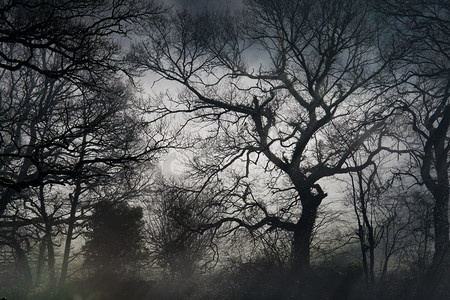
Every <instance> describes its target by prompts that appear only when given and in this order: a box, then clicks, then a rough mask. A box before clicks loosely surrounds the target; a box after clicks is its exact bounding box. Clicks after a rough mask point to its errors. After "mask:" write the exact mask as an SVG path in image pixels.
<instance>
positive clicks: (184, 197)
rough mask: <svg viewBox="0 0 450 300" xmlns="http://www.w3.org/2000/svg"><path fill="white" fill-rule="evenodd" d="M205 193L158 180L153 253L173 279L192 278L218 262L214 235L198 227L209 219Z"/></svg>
mask: <svg viewBox="0 0 450 300" xmlns="http://www.w3.org/2000/svg"><path fill="white" fill-rule="evenodd" d="M204 197H205V196H198V195H196V194H195V193H192V192H188V191H187V190H186V189H184V188H182V187H177V185H176V183H174V184H168V183H162V182H160V183H158V187H157V189H156V191H155V192H153V193H152V194H151V195H150V199H149V200H147V201H148V214H149V215H148V224H147V227H148V228H147V236H148V243H149V248H150V254H151V256H152V258H153V259H154V261H155V262H156V264H157V265H159V266H160V267H162V268H163V269H165V270H167V271H169V273H170V274H171V276H172V278H176V279H181V280H189V279H192V277H193V276H195V275H196V274H198V273H199V271H201V270H202V269H205V268H207V267H208V265H211V264H212V265H214V262H215V259H216V257H215V255H214V254H215V251H216V250H215V243H214V240H213V238H214V236H213V234H200V233H199V232H197V231H196V230H195V229H196V228H197V226H199V224H202V223H203V222H204V220H205V219H206V216H204V215H203V214H204V207H203V203H202V202H204V200H203V199H202V198H204Z"/></svg>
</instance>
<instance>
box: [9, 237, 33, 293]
mask: <svg viewBox="0 0 450 300" xmlns="http://www.w3.org/2000/svg"><path fill="white" fill-rule="evenodd" d="M12 248H13V249H14V251H15V252H16V255H17V257H16V262H17V266H18V268H19V270H20V275H21V286H20V287H21V288H23V289H24V290H28V289H29V288H31V285H32V283H33V278H32V275H31V268H30V264H29V262H28V258H27V256H26V254H25V251H24V250H23V249H22V248H21V247H20V245H19V244H18V243H14V245H12Z"/></svg>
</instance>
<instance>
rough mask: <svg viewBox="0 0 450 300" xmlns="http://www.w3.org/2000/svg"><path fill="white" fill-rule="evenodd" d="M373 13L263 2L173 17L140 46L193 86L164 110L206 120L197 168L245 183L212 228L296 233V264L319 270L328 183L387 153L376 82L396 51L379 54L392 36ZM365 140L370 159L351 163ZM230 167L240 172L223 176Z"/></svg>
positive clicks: (168, 73) (148, 61)
mask: <svg viewBox="0 0 450 300" xmlns="http://www.w3.org/2000/svg"><path fill="white" fill-rule="evenodd" d="M375 19H376V18H375V17H374V15H373V11H372V10H371V9H370V7H368V5H367V3H366V1H343V2H342V1H341V2H334V1H263V0H255V1H248V2H247V5H246V8H245V11H244V12H243V14H242V17H241V19H240V18H238V17H232V16H225V17H220V16H219V15H218V14H215V15H214V16H213V15H211V14H208V13H203V14H199V15H197V16H192V15H189V14H188V13H187V12H176V13H172V14H170V15H168V16H167V17H166V20H165V22H162V23H159V24H157V26H156V27H157V28H156V29H155V30H151V31H149V32H147V33H146V34H147V36H146V40H145V41H143V42H142V43H139V44H137V45H135V46H134V48H133V50H134V51H133V53H132V54H131V55H130V58H131V59H132V60H133V61H134V62H135V65H136V67H137V68H140V69H141V70H151V71H153V72H156V73H158V74H159V75H161V76H162V77H163V78H165V79H168V80H171V81H174V82H177V83H179V84H180V85H181V86H183V87H184V88H185V90H186V92H185V93H182V94H180V95H179V97H178V99H172V100H174V102H172V103H173V105H169V106H166V107H161V108H160V110H159V111H160V112H161V113H165V114H170V113H174V112H185V113H189V114H190V115H189V116H190V118H189V117H188V122H190V123H191V124H195V121H198V122H199V123H200V126H202V127H203V129H201V130H200V131H199V135H200V136H201V139H202V141H205V143H204V145H203V147H208V149H209V150H207V152H208V153H202V154H203V155H204V156H200V155H199V156H198V157H197V158H196V160H195V161H194V163H195V166H196V167H197V170H198V172H199V174H201V175H202V176H207V178H208V180H209V182H212V181H214V180H219V181H218V182H220V183H223V182H225V181H227V180H228V181H229V180H230V179H236V182H235V183H233V184H229V186H231V188H230V189H229V190H228V192H226V191H225V190H224V191H223V193H222V196H224V197H222V198H221V200H217V204H218V205H222V206H225V207H229V208H230V209H229V210H228V211H227V215H228V216H224V217H222V218H218V219H216V221H214V222H212V223H211V224H209V226H205V229H206V228H217V227H220V226H223V225H224V224H225V223H230V222H231V223H233V224H237V226H233V227H234V228H236V227H244V228H247V229H249V230H256V229H258V228H263V227H269V228H279V229H282V230H286V231H289V232H292V233H293V239H292V248H293V252H292V253H293V264H294V265H295V266H296V267H297V269H298V270H300V269H308V268H309V266H310V245H311V238H312V232H313V228H314V223H315V220H316V216H317V209H318V207H319V205H320V204H321V203H322V201H323V200H324V199H325V198H326V196H327V194H326V192H325V191H324V189H323V187H322V184H321V180H322V179H324V178H327V177H330V176H333V175H336V174H343V173H347V172H350V171H358V170H361V169H363V168H364V167H366V166H368V165H369V164H370V163H371V160H372V158H373V157H374V156H375V155H376V154H377V153H378V152H379V151H381V147H379V146H380V145H381V143H380V140H381V138H377V137H381V136H382V133H383V122H380V121H385V118H386V115H388V114H389V112H388V111H381V110H378V109H377V105H376V104H377V98H376V95H377V93H376V92H375V91H376V88H377V86H376V85H375V82H376V80H375V79H379V78H380V76H381V74H382V71H383V69H384V68H385V66H386V64H387V63H388V62H389V58H388V56H386V55H384V54H383V53H381V52H380V50H379V46H380V44H382V43H384V42H385V41H383V40H382V39H380V35H379V33H380V31H381V30H382V29H381V28H380V27H379V26H377V23H376V22H375ZM158 25H159V26H158ZM258 58H259V59H258ZM197 125H198V124H197ZM194 128H196V127H194ZM375 136H376V137H375ZM369 137H373V139H372V140H371V141H370V143H369V142H368V138H369ZM200 143H201V142H200ZM363 144H365V145H366V147H364V148H363V149H365V151H366V154H367V155H366V156H365V160H364V161H362V162H361V164H360V165H357V166H352V167H349V166H348V165H346V162H347V161H348V160H349V159H351V158H352V155H353V153H354V152H355V151H357V150H358V149H359V148H361V146H362V145H363ZM212 149H214V150H216V151H214V152H212ZM208 154H210V155H208ZM227 169H228V170H233V169H234V171H230V172H229V173H228V175H230V174H231V175H230V176H228V179H224V178H223V176H221V175H220V174H222V173H223V172H224V171H225V170H227ZM261 172H262V173H263V174H266V175H268V176H270V178H271V184H270V185H269V189H271V190H272V191H274V192H276V191H278V193H275V194H274V196H273V198H272V197H268V196H266V197H264V196H261V197H259V196H257V195H256V193H255V192H256V189H253V191H252V190H251V189H248V188H247V187H248V182H247V183H245V181H251V177H252V176H254V177H258V176H257V174H261ZM259 177H261V176H259ZM232 187H236V188H235V189H234V191H233V189H232ZM259 191H260V190H258V192H259ZM283 192H284V195H283ZM287 194H290V196H291V198H290V199H288V197H287V196H286V195H287ZM225 195H227V197H228V198H226V197H225ZM233 195H234V197H233ZM250 195H255V197H253V198H252V197H250ZM231 198H233V199H234V200H233V201H235V202H233V203H234V204H227V205H228V206H227V205H226V204H225V203H226V200H225V199H231ZM271 202H272V203H273V205H272V204H270V203H271ZM273 207H276V208H277V209H275V210H274V209H273ZM300 207H301V209H300ZM300 211H301V212H300ZM216 216H217V214H216Z"/></svg>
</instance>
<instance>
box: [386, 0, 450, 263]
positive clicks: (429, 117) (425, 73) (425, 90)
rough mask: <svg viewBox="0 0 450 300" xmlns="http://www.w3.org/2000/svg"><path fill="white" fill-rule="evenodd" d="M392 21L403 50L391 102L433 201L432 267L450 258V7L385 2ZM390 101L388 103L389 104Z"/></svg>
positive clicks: (444, 3)
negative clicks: (399, 114)
mask: <svg viewBox="0 0 450 300" xmlns="http://www.w3.org/2000/svg"><path fill="white" fill-rule="evenodd" d="M383 3H384V4H385V7H383V8H385V10H386V11H385V12H386V14H387V15H389V16H391V17H392V19H393V26H395V27H394V28H395V29H397V32H398V41H399V47H403V48H405V49H407V51H406V52H405V54H404V56H403V57H402V59H400V60H399V61H398V68H397V69H396V71H395V74H394V75H395V76H396V77H395V78H396V79H397V80H396V84H397V88H396V89H395V91H394V97H393V98H394V99H395V100H396V102H395V103H393V104H394V105H398V106H399V107H400V109H401V110H403V112H404V113H405V118H404V119H403V122H404V124H407V126H404V127H402V129H403V128H405V127H406V130H403V132H408V133H409V135H407V136H405V135H403V136H402V138H403V141H404V142H405V145H406V148H407V149H408V150H410V153H411V154H412V159H411V161H412V163H413V165H415V166H417V167H418V169H419V170H420V175H419V176H418V177H416V179H417V180H418V182H419V183H420V184H424V185H425V186H426V187H427V189H428V190H429V191H430V193H431V194H432V195H433V197H434V200H435V205H434V232H435V252H434V256H433V264H432V269H435V270H436V271H438V270H443V269H445V267H443V266H448V261H449V259H448V258H449V247H450V242H449V228H450V227H449V216H448V203H449V172H448V168H449V159H448V158H449V151H450V144H449V136H450V134H449V128H450V105H449V95H450V93H449V91H450V80H449V78H450V77H449V76H450V75H449V74H450V72H449V70H450V59H449V40H450V39H449V37H450V36H449V32H450V30H449V20H450V17H449V16H450V7H449V5H448V3H446V2H429V1H422V0H414V1H408V3H406V4H405V3H403V2H400V1H384V2H383ZM390 105H392V103H390Z"/></svg>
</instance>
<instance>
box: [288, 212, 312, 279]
mask: <svg viewBox="0 0 450 300" xmlns="http://www.w3.org/2000/svg"><path fill="white" fill-rule="evenodd" d="M317 207H318V205H312V206H307V205H306V206H305V205H304V206H303V210H302V215H301V217H300V219H299V221H298V222H297V224H296V226H295V231H294V239H293V243H292V259H293V267H294V270H295V271H296V272H299V273H303V272H307V271H309V270H310V268H311V261H310V258H311V254H310V247H311V239H312V233H313V229H314V222H315V221H316V216H317Z"/></svg>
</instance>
